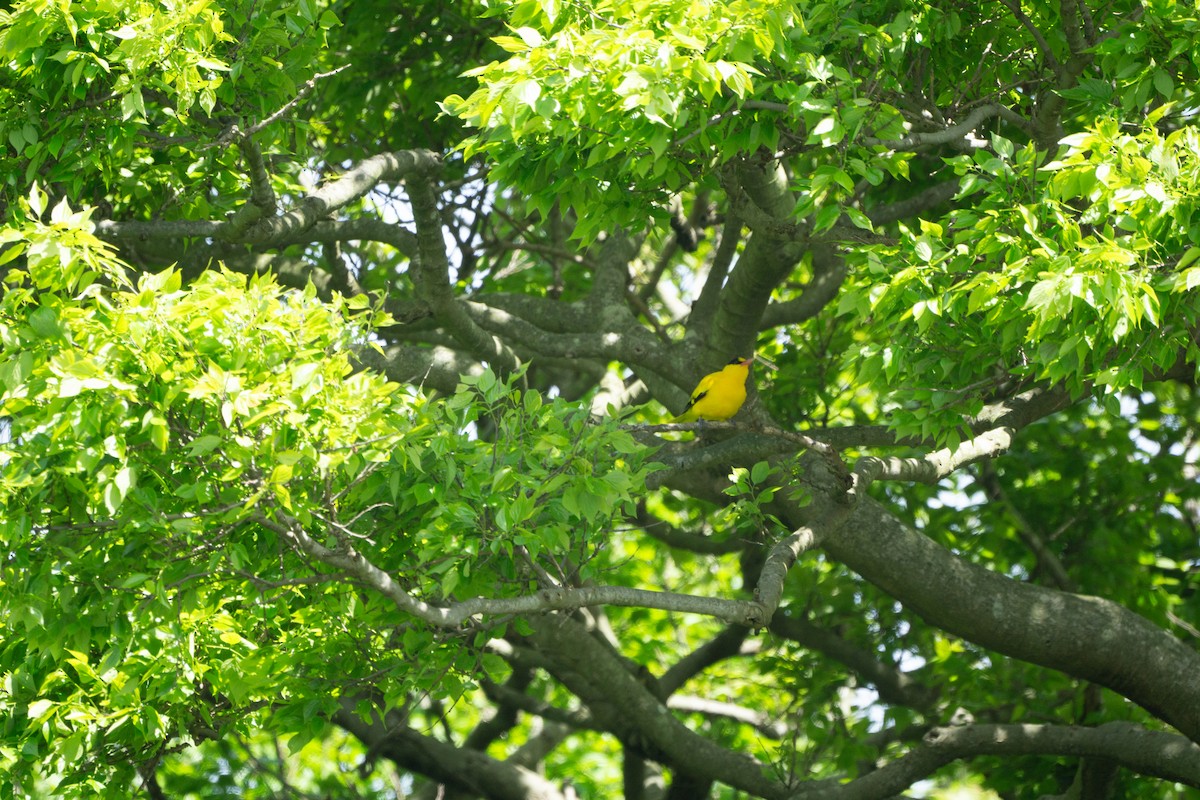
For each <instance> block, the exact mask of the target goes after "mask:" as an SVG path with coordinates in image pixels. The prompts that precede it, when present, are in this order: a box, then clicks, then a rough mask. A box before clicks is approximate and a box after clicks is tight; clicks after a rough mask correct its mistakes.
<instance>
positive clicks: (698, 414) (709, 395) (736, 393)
mask: <svg viewBox="0 0 1200 800" xmlns="http://www.w3.org/2000/svg"><path fill="white" fill-rule="evenodd" d="M753 363H754V358H753V357H750V358H745V359H743V358H735V359H733V360H732V361H730V362H729V363H728V364H727V365H726V366H725V368H724V369H722V370H721V371H720V372H711V373H709V374H708V375H705V376H704V377H703V378H701V379H700V383H698V384H696V388H695V389H694V390H693V391H692V397H691V399H690V400H688V404H687V408H685V409H683V413H682V414H680V415H679V416H678V417H676V418H675V419H674V420H672V421H673V422H692V421H693V420H698V419H706V420H713V421H719V420H725V419H729V418H730V417H732V416H733V415H734V414H736V413H737V412H738V410H739V409H740V408H741V407H742V403H744V402H746V378H747V377H748V376H749V375H750V365H751V364H753Z"/></svg>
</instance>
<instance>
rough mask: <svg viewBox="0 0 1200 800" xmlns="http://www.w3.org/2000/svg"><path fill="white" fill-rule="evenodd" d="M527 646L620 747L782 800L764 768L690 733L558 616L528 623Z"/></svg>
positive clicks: (611, 656) (611, 657)
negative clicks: (576, 697) (530, 629)
mask: <svg viewBox="0 0 1200 800" xmlns="http://www.w3.org/2000/svg"><path fill="white" fill-rule="evenodd" d="M530 623H531V625H532V627H533V633H532V634H530V636H529V640H530V642H531V643H532V644H533V645H534V646H535V647H537V648H538V650H539V651H540V653H541V654H542V656H543V657H544V658H545V659H546V660H547V664H546V669H547V670H549V671H550V673H551V674H552V675H553V676H554V677H555V678H556V679H557V680H558V681H559V682H560V683H562V684H563V685H564V686H565V687H566V688H567V689H569V690H570V691H571V692H573V693H574V694H575V695H576V696H578V697H579V699H580V700H582V701H583V703H584V704H585V705H586V706H587V707H588V708H589V709H590V710H591V712H592V715H593V718H594V719H595V720H596V721H597V722H598V723H599V724H600V725H601V726H602V727H603V728H604V729H605V730H607V731H609V732H611V733H612V734H613V735H614V736H616V737H617V738H618V739H620V740H621V742H622V744H624V745H625V747H626V748H630V749H632V750H633V751H634V752H636V753H639V754H643V755H645V756H646V757H648V758H652V759H654V760H656V761H659V762H661V763H663V764H665V765H668V766H670V767H672V768H673V769H678V770H681V771H682V772H685V773H687V774H688V775H693V776H697V777H700V778H708V779H712V780H717V781H720V782H722V783H725V784H727V785H729V786H732V787H734V788H735V789H740V790H742V791H744V792H749V793H750V794H752V795H754V796H757V797H762V798H767V800H776V799H777V798H778V799H779V800H782V798H783V797H784V796H785V795H786V794H787V791H786V789H785V787H784V786H783V785H782V784H780V783H777V782H776V781H773V780H770V779H769V778H768V777H767V776H766V770H765V769H764V766H763V765H762V764H761V763H759V762H758V761H756V760H754V759H752V758H750V757H749V756H746V755H743V754H741V753H735V752H731V751H729V750H727V749H725V748H724V747H721V746H720V745H718V744H716V743H714V742H712V741H709V740H708V739H706V738H704V737H702V736H699V735H697V734H696V733H693V732H692V731H691V730H689V729H688V728H687V727H686V726H685V725H684V724H683V723H681V722H680V721H679V720H677V719H676V718H675V717H674V716H673V715H672V714H670V713H668V712H667V709H666V708H665V706H664V705H663V703H662V702H661V701H660V700H659V699H658V698H657V697H655V695H654V694H652V693H651V692H650V690H649V689H647V688H646V687H645V686H643V685H642V684H641V683H639V682H638V680H637V679H636V678H635V677H634V676H633V675H631V674H630V673H629V671H628V670H627V669H626V667H625V665H624V664H623V663H621V661H620V659H619V658H618V656H617V654H616V653H615V652H614V651H613V650H612V649H610V648H608V647H606V646H604V645H602V644H601V643H600V642H598V641H597V640H596V639H595V638H593V637H592V636H591V635H589V634H588V632H587V630H586V629H585V628H584V627H583V626H582V625H580V624H579V623H578V622H576V621H574V620H572V619H570V618H567V617H564V616H561V615H553V616H543V617H535V618H533V619H532V620H530Z"/></svg>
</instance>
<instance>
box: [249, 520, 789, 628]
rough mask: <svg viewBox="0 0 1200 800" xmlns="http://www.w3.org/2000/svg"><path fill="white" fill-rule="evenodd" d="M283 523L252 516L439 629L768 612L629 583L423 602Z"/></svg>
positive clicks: (753, 618) (345, 550)
mask: <svg viewBox="0 0 1200 800" xmlns="http://www.w3.org/2000/svg"><path fill="white" fill-rule="evenodd" d="M277 515H278V516H279V517H280V519H282V520H283V522H282V523H281V522H277V521H276V520H274V519H271V518H270V517H268V516H266V515H265V514H255V515H253V516H252V518H251V519H252V520H253V521H254V522H256V523H258V524H259V525H262V526H263V527H264V528H266V529H268V530H270V531H273V532H275V533H276V534H278V535H279V536H280V537H282V538H283V539H284V540H285V541H288V542H290V543H291V544H293V545H294V546H295V547H296V548H297V549H299V550H300V551H302V552H304V553H307V554H308V555H310V556H312V557H313V558H315V559H317V560H318V561H320V562H322V563H324V564H328V565H329V566H331V567H336V568H338V569H340V570H342V571H343V572H344V573H346V575H348V576H350V577H352V578H355V579H357V580H359V581H361V582H362V583H363V584H365V585H366V586H369V587H371V588H372V589H374V590H375V591H377V592H379V593H380V594H381V595H383V596H384V597H387V598H388V599H389V600H391V601H392V602H393V603H395V604H396V606H397V608H399V609H400V610H401V611H403V612H404V613H406V614H411V615H412V616H414V617H416V618H418V619H421V620H424V621H425V622H428V623H429V624H431V625H435V626H437V627H439V628H455V627H458V626H459V625H461V624H463V623H464V622H466V621H467V620H468V619H470V618H472V617H475V616H480V615H483V616H493V615H494V616H507V615H513V614H517V615H527V614H536V613H539V612H545V611H575V610H577V609H580V608H585V607H587V606H599V605H614V606H628V607H635V608H655V609H659V610H662V611H673V612H677V613H691V614H701V615H703V616H709V617H715V618H716V619H720V620H724V621H725V622H730V623H735V624H739V625H750V626H755V627H761V626H762V625H765V624H766V620H767V619H768V618H769V614H764V613H763V608H762V606H761V605H760V604H758V603H754V602H749V601H746V600H728V599H725V598H720V597H701V596H698V595H690V594H677V593H674V592H656V591H649V590H646V589H634V588H631V587H628V586H584V587H578V588H549V589H542V590H541V591H538V592H537V593H535V594H532V595H526V596H523V597H511V598H483V597H476V598H472V599H470V600H464V601H462V602H458V603H451V604H449V605H446V606H437V605H432V604H430V603H426V602H424V601H422V600H418V599H417V598H415V597H413V596H412V595H410V594H409V593H408V592H406V591H404V589H402V588H401V587H400V585H399V584H398V583H397V582H396V581H395V580H394V579H393V578H392V576H391V575H389V574H388V573H387V572H385V571H384V570H382V569H380V568H379V567H377V566H375V565H374V564H372V563H371V562H370V561H369V560H368V559H367V558H366V557H365V556H363V555H362V554H361V553H359V552H358V551H357V550H355V549H354V548H352V547H350V546H349V545H345V544H343V545H340V546H339V547H338V548H337V549H332V548H329V547H326V546H325V545H323V544H321V543H320V542H317V541H316V540H315V539H313V538H312V537H311V536H309V535H308V533H307V532H306V531H305V530H304V527H303V526H302V525H301V524H300V522H299V520H294V519H290V518H288V516H287V515H286V514H283V513H282V512H277Z"/></svg>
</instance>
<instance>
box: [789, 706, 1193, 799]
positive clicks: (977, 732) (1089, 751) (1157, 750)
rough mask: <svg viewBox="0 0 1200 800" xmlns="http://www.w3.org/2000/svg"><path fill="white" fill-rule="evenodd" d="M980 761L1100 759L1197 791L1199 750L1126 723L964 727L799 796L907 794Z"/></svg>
mask: <svg viewBox="0 0 1200 800" xmlns="http://www.w3.org/2000/svg"><path fill="white" fill-rule="evenodd" d="M981 755H1000V756H1014V755H1042V756H1083V757H1096V758H1104V759H1108V760H1111V761H1114V762H1116V763H1118V764H1121V765H1122V766H1124V767H1126V768H1128V769H1131V770H1134V771H1135V772H1140V773H1142V774H1145V775H1152V776H1155V777H1158V778H1162V779H1164V780H1169V781H1178V782H1181V783H1185V784H1187V785H1189V786H1195V787H1200V747H1198V746H1197V745H1195V744H1193V743H1192V742H1189V741H1187V740H1186V739H1184V738H1183V737H1182V736H1176V735H1175V734H1171V733H1162V732H1159V731H1150V730H1147V729H1145V728H1142V727H1140V726H1138V725H1134V724H1132V723H1128V722H1110V723H1107V724H1105V725H1101V726H1099V727H1096V728H1083V727H1072V726H1066V725H964V726H961V727H951V728H934V729H933V730H931V731H930V732H929V733H927V734H926V735H925V739H924V743H923V744H922V746H920V747H918V748H917V749H916V750H914V751H912V752H910V753H908V754H907V755H905V756H902V757H901V758H898V759H896V760H895V761H893V762H891V763H889V764H886V765H884V766H883V767H881V768H880V769H878V770H876V771H874V772H871V773H868V774H866V775H864V776H862V777H861V778H858V779H857V780H854V781H851V782H850V783H848V784H845V785H844V786H842V787H840V788H839V790H838V791H836V792H826V793H822V794H818V795H815V796H814V795H808V794H801V795H799V796H800V797H804V798H806V800H815V798H816V797H820V798H830V800H833V798H837V800H876V798H880V797H889V796H891V795H893V794H895V793H896V792H899V791H902V790H904V789H906V788H908V787H909V786H911V785H912V784H914V783H916V782H917V781H918V780H921V779H922V778H925V777H927V776H929V775H930V774H932V773H933V772H934V771H935V770H937V769H938V768H939V767H941V766H943V765H945V764H949V763H950V762H951V761H955V760H957V759H960V758H970V757H973V756H981Z"/></svg>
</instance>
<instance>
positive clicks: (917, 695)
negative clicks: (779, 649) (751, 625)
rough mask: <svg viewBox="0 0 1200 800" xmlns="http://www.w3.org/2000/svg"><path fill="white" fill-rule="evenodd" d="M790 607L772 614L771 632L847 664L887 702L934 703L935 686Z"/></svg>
mask: <svg viewBox="0 0 1200 800" xmlns="http://www.w3.org/2000/svg"><path fill="white" fill-rule="evenodd" d="M789 610H790V609H786V608H785V609H781V610H780V612H779V613H776V614H775V616H773V617H771V625H770V630H771V633H773V634H775V635H776V636H782V637H783V638H785V639H790V640H792V641H793V642H796V643H797V644H799V645H802V646H804V647H807V648H809V649H811V650H816V651H817V652H819V653H821V654H823V655H825V656H828V657H829V658H832V659H833V660H835V661H837V662H839V663H841V664H844V665H845V666H847V667H849V668H850V669H851V670H852V671H853V672H854V674H856V675H858V676H859V678H861V679H862V680H863V681H864V682H865V683H869V684H871V685H872V686H874V687H875V690H876V691H877V692H879V697H880V698H881V699H882V700H884V701H885V702H887V703H891V704H893V705H900V706H905V707H907V708H914V709H917V710H919V711H928V710H929V709H931V708H932V707H933V704H934V702H935V701H936V699H937V696H938V691H937V690H936V689H933V688H931V687H929V686H926V685H924V684H922V683H921V682H920V681H918V680H916V679H915V678H913V677H912V676H911V675H909V674H908V673H905V672H901V671H900V669H899V668H897V667H896V666H895V665H893V664H885V663H883V662H881V661H880V660H879V659H878V658H877V657H876V655H875V653H874V651H872V650H869V649H867V648H865V647H858V646H857V645H854V644H851V643H850V642H847V641H846V640H845V639H843V638H841V637H840V636H837V635H835V634H834V633H832V632H830V631H828V630H825V629H824V628H821V627H818V626H817V625H814V624H812V623H811V622H809V621H808V620H806V619H801V618H800V617H797V616H793V615H791V614H790V613H788V612H789Z"/></svg>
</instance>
